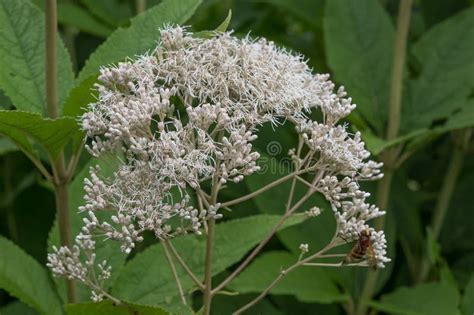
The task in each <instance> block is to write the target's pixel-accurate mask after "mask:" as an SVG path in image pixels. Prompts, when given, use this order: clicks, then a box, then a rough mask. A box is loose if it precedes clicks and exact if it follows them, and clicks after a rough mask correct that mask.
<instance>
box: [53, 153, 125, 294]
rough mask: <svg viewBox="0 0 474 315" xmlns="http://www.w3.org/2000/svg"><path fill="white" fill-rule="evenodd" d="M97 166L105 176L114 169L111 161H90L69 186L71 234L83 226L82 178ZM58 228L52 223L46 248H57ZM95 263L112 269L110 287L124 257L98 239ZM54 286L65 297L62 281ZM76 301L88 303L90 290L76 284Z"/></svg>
mask: <svg viewBox="0 0 474 315" xmlns="http://www.w3.org/2000/svg"><path fill="white" fill-rule="evenodd" d="M97 164H99V165H100V167H101V169H102V171H103V172H104V174H105V175H110V174H112V172H113V170H114V169H115V167H114V166H113V165H114V162H113V161H107V160H105V161H102V162H98V161H97V160H96V159H91V160H90V161H89V163H88V164H87V165H86V166H85V167H83V168H82V170H81V171H80V172H79V173H78V174H77V175H76V177H75V178H74V180H73V181H72V182H71V184H70V185H69V215H70V220H71V234H72V235H74V236H75V235H77V234H79V232H80V231H81V228H82V226H83V221H82V219H83V218H84V215H83V214H80V213H79V212H78V208H79V207H80V206H81V205H83V204H84V194H85V192H84V178H86V177H87V176H88V175H89V168H90V167H91V166H95V165H97ZM104 215H106V213H97V217H98V219H99V220H101V219H102V218H103V217H104ZM59 244H60V241H59V228H58V224H57V220H56V222H55V223H54V225H53V227H52V229H51V231H50V234H49V238H48V248H50V249H51V248H52V246H53V245H56V246H59ZM95 253H96V255H97V259H96V260H97V261H99V262H101V261H103V260H107V262H108V264H109V265H110V266H111V267H112V277H111V278H110V279H109V280H108V281H107V282H106V283H105V287H110V286H111V285H112V283H113V282H114V281H115V279H116V278H117V276H118V275H119V273H120V268H121V267H122V266H123V265H124V263H125V259H126V255H124V254H123V253H122V252H121V251H120V246H119V244H118V243H117V242H114V241H103V240H101V239H98V240H97V242H96V251H95ZM56 285H57V286H58V288H59V292H60V294H61V296H62V297H63V298H65V296H66V287H65V285H64V281H63V280H62V279H58V280H57V281H56ZM77 287H78V290H77V291H78V300H79V301H89V300H90V289H89V288H86V287H85V286H83V285H82V284H80V283H78V284H77Z"/></svg>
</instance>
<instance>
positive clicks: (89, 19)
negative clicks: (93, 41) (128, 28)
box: [58, 3, 112, 38]
mask: <svg viewBox="0 0 474 315" xmlns="http://www.w3.org/2000/svg"><path fill="white" fill-rule="evenodd" d="M58 21H59V23H61V24H64V25H67V26H73V27H77V28H78V29H79V30H81V31H83V32H86V33H89V34H92V35H96V36H99V37H104V38H105V37H107V36H108V35H109V34H110V33H112V28H110V27H109V26H107V25H104V24H102V23H101V22H100V21H98V20H96V19H95V18H94V17H93V16H91V14H90V13H89V12H87V11H86V10H84V9H83V8H81V7H80V6H78V5H76V4H72V3H59V4H58Z"/></svg>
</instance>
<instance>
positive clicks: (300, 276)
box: [229, 251, 348, 303]
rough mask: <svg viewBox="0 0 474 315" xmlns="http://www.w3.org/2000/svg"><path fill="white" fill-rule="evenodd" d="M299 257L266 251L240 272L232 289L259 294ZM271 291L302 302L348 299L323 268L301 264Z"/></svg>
mask: <svg viewBox="0 0 474 315" xmlns="http://www.w3.org/2000/svg"><path fill="white" fill-rule="evenodd" d="M297 259H298V256H297V255H292V254H290V253H288V252H283V251H273V252H267V253H265V254H263V255H262V256H260V257H259V258H257V259H255V261H254V262H253V263H252V264H251V265H250V266H249V267H248V268H247V269H245V271H244V272H242V273H241V274H240V276H238V277H237V278H236V279H235V280H234V281H233V282H232V283H231V284H230V285H229V288H230V289H232V290H235V291H237V292H239V293H259V292H262V291H263V290H265V288H266V287H267V286H268V285H269V284H270V283H271V282H272V281H273V280H274V279H275V278H276V277H277V276H278V275H279V274H280V272H281V270H284V269H285V268H288V267H290V266H291V265H293V264H294V263H295V262H296V261H297ZM271 294H286V295H295V296H296V297H297V298H298V299H299V300H300V301H302V302H307V303H309V302H319V303H332V302H338V301H344V300H347V298H348V296H347V295H344V294H342V293H341V292H340V291H339V289H338V288H337V286H336V285H335V284H334V283H333V282H332V280H331V279H330V277H329V276H328V274H327V273H325V270H324V267H299V268H297V269H296V270H294V271H292V272H291V273H289V274H288V275H287V276H285V277H284V278H283V280H282V281H281V282H280V283H279V284H278V285H277V286H275V287H274V288H273V289H272V291H271Z"/></svg>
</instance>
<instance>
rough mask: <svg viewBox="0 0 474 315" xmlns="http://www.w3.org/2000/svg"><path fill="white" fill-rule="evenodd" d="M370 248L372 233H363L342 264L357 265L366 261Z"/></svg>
mask: <svg viewBox="0 0 474 315" xmlns="http://www.w3.org/2000/svg"><path fill="white" fill-rule="evenodd" d="M369 247H370V232H368V231H362V233H361V234H360V236H359V239H358V240H357V242H356V243H355V244H354V247H352V249H351V251H350V252H349V254H347V256H346V257H345V258H344V260H343V261H342V264H343V265H345V264H350V263H357V262H360V261H362V260H364V259H365V258H366V256H367V249H368V248H369Z"/></svg>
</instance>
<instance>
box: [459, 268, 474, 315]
mask: <svg viewBox="0 0 474 315" xmlns="http://www.w3.org/2000/svg"><path fill="white" fill-rule="evenodd" d="M461 309H462V313H463V314H464V315H471V314H474V273H473V274H471V278H470V279H469V282H468V283H467V286H466V288H465V289H464V295H463V297H462V303H461Z"/></svg>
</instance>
